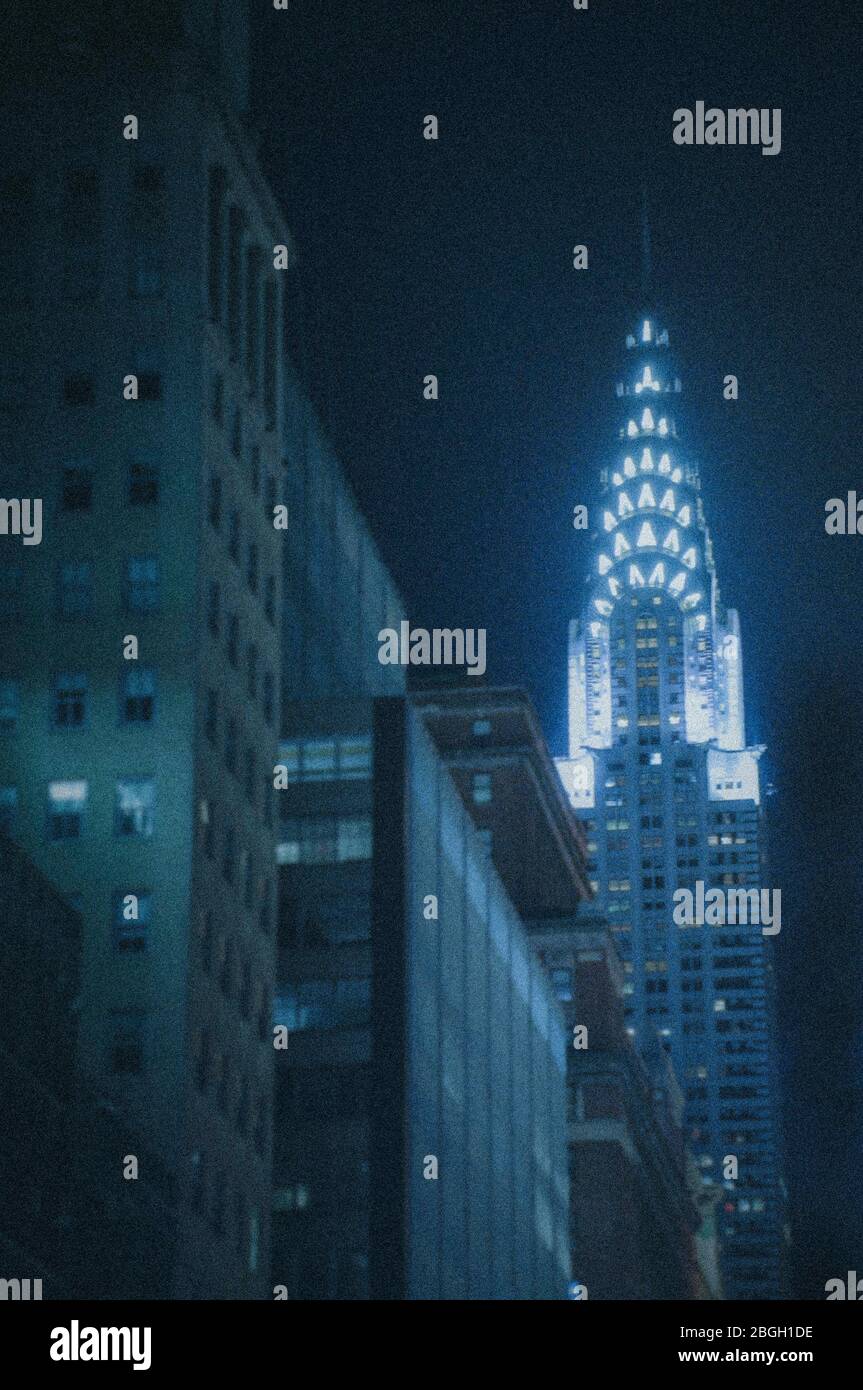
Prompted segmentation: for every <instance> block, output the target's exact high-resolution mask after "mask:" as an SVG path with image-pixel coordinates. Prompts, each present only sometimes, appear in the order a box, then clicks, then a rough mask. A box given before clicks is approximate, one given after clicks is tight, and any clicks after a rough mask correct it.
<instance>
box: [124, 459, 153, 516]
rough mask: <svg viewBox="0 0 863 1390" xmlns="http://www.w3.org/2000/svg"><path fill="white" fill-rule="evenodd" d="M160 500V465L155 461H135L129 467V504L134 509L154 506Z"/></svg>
mask: <svg viewBox="0 0 863 1390" xmlns="http://www.w3.org/2000/svg"><path fill="white" fill-rule="evenodd" d="M158 500H159V465H158V463H157V462H156V461H155V460H154V459H150V458H143V457H142V458H139V459H134V460H133V461H132V463H131V464H130V465H129V502H130V504H131V505H132V506H134V507H148V506H152V505H153V504H154V503H156V502H158Z"/></svg>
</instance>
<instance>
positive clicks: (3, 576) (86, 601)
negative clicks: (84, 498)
mask: <svg viewBox="0 0 863 1390" xmlns="http://www.w3.org/2000/svg"><path fill="white" fill-rule="evenodd" d="M23 580H24V567H23V565H22V564H21V562H20V561H11V562H8V563H3V564H0V600H3V601H5V602H12V601H13V600H14V599H15V598H16V597H17V595H18V594H19V593H20V592H21V588H22V584H23ZM122 593H123V605H124V607H125V609H126V611H127V612H129V613H154V612H156V611H158V609H159V606H160V603H161V589H160V580H159V561H158V558H157V557H156V556H155V555H133V556H130V557H129V558H128V559H127V560H126V561H125V562H124V565H123V583H122ZM95 597H96V566H95V562H94V561H93V560H66V561H63V562H62V563H61V564H59V565H58V566H57V574H56V605H57V612H58V613H59V615H60V616H61V617H62V618H86V617H90V616H91V615H92V614H93V612H94V608H95Z"/></svg>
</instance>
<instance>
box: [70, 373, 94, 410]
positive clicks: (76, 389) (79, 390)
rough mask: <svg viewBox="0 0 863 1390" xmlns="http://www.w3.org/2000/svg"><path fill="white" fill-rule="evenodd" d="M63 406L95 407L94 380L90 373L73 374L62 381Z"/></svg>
mask: <svg viewBox="0 0 863 1390" xmlns="http://www.w3.org/2000/svg"><path fill="white" fill-rule="evenodd" d="M63 404H64V405H95V404H96V380H95V377H94V376H93V375H92V373H90V372H74V373H72V375H71V376H67V377H66V378H65V380H64V381H63Z"/></svg>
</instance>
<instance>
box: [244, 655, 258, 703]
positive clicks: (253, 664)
mask: <svg viewBox="0 0 863 1390" xmlns="http://www.w3.org/2000/svg"><path fill="white" fill-rule="evenodd" d="M246 690H247V692H248V695H249V699H250V700H255V699H257V696H258V649H257V647H256V646H255V644H254V642H250V643H249V645H248V647H247V648H246Z"/></svg>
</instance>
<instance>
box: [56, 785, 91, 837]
mask: <svg viewBox="0 0 863 1390" xmlns="http://www.w3.org/2000/svg"><path fill="white" fill-rule="evenodd" d="M86 810H87V783H86V782H49V783H48V839H49V840H79V839H80V838H81V831H82V830H83V827H84V815H85V813H86Z"/></svg>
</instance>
